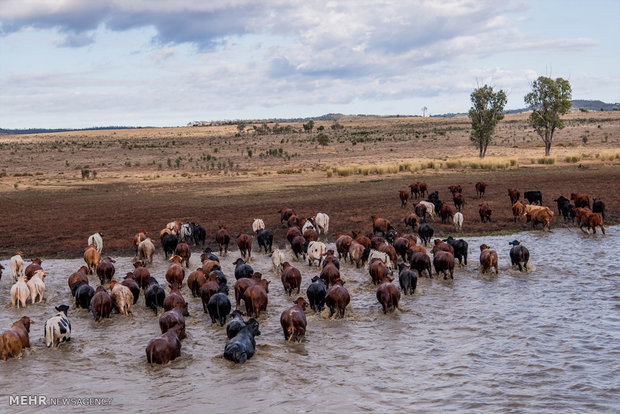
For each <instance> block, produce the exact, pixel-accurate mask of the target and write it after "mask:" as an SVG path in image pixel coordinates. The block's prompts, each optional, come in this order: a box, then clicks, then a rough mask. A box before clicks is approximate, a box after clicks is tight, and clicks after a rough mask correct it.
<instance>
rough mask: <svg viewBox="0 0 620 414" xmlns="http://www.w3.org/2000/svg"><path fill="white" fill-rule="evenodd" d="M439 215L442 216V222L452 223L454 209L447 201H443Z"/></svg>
mask: <svg viewBox="0 0 620 414" xmlns="http://www.w3.org/2000/svg"><path fill="white" fill-rule="evenodd" d="M439 215H440V216H441V223H442V224H446V223H450V222H452V217H453V216H454V211H453V210H452V209H451V208H450V206H449V205H448V204H447V203H441V208H440V209H439Z"/></svg>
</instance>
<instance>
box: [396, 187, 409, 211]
mask: <svg viewBox="0 0 620 414" xmlns="http://www.w3.org/2000/svg"><path fill="white" fill-rule="evenodd" d="M398 197H399V198H400V206H401V208H405V207H407V200H408V199H409V192H408V191H407V190H399V191H398Z"/></svg>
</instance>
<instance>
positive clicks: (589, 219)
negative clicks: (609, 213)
mask: <svg viewBox="0 0 620 414" xmlns="http://www.w3.org/2000/svg"><path fill="white" fill-rule="evenodd" d="M596 226H599V227H600V228H601V231H602V232H603V234H605V227H603V216H602V214H601V213H587V214H586V215H583V216H582V218H581V219H580V220H579V228H580V229H581V231H584V232H586V233H587V232H588V231H587V230H584V229H583V228H584V227H590V228H591V229H592V234H596Z"/></svg>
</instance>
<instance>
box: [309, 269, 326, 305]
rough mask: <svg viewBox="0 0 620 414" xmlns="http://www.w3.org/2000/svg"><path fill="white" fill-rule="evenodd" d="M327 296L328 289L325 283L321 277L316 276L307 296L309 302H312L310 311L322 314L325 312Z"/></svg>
mask: <svg viewBox="0 0 620 414" xmlns="http://www.w3.org/2000/svg"><path fill="white" fill-rule="evenodd" d="M326 294H327V287H326V286H325V282H323V280H322V279H321V278H320V277H319V276H314V277H313V278H312V283H310V285H309V286H308V289H306V295H307V296H308V301H309V302H310V309H312V310H313V311H315V312H321V311H322V310H323V306H325V295H326Z"/></svg>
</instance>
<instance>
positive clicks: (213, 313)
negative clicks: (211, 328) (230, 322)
mask: <svg viewBox="0 0 620 414" xmlns="http://www.w3.org/2000/svg"><path fill="white" fill-rule="evenodd" d="M231 309H232V305H231V304H230V300H229V299H228V287H227V286H226V285H222V286H220V288H219V290H218V292H217V293H216V294H214V295H211V298H209V303H208V304H207V310H208V311H209V316H210V317H211V323H216V322H219V323H220V326H224V325H225V324H226V317H227V316H228V314H229V313H230V310H231Z"/></svg>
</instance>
